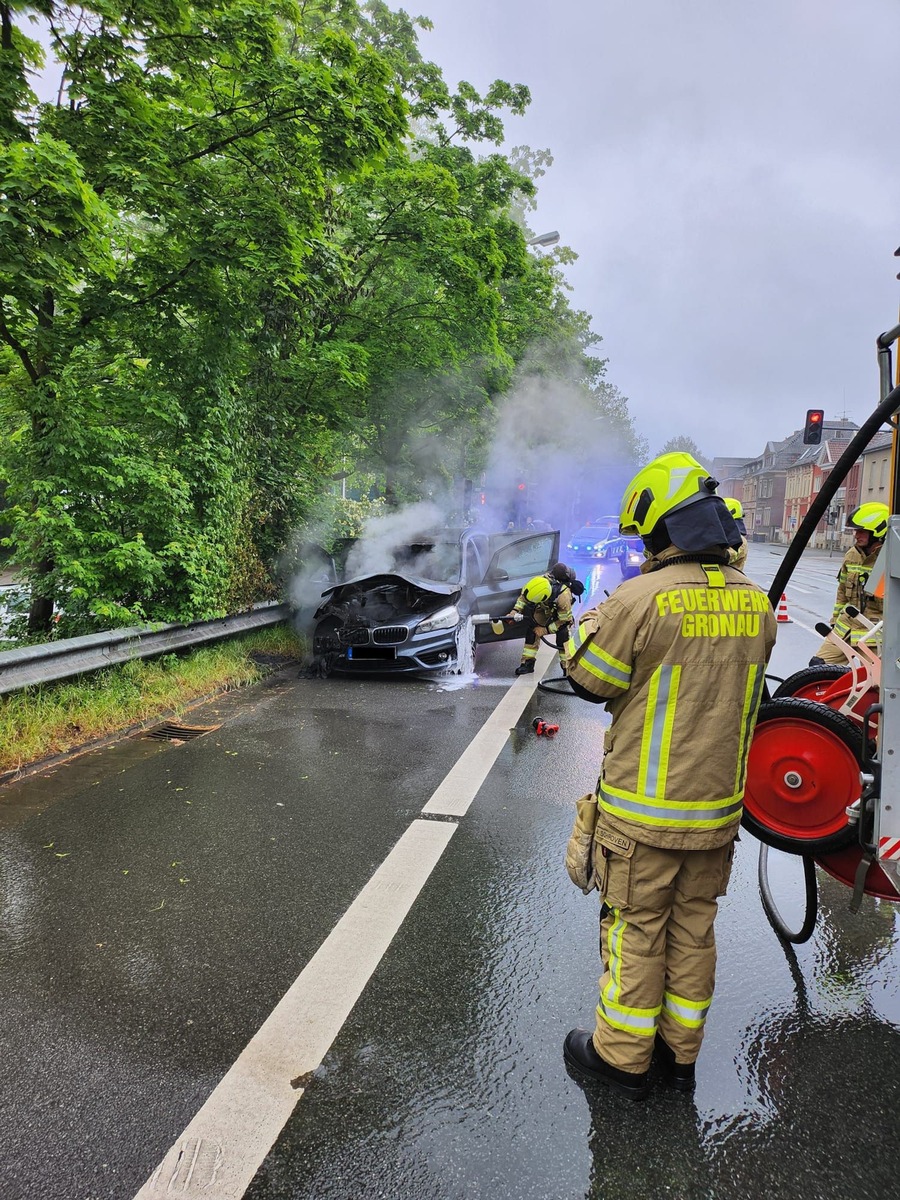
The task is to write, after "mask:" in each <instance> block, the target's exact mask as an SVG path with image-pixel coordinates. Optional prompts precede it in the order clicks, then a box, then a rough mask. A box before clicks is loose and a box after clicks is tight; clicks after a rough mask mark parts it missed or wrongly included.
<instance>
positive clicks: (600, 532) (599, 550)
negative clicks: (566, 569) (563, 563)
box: [566, 517, 620, 560]
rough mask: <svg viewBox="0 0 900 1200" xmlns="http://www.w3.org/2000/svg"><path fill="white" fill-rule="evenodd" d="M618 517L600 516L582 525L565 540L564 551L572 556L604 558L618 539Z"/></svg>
mask: <svg viewBox="0 0 900 1200" xmlns="http://www.w3.org/2000/svg"><path fill="white" fill-rule="evenodd" d="M619 538H620V534H619V518H618V517H601V518H600V519H599V520H598V521H596V522H593V521H592V522H591V523H590V524H588V525H583V526H582V527H581V529H578V530H576V532H575V533H573V534H572V536H571V537H570V538H569V540H568V542H566V551H567V553H568V554H569V555H571V556H572V557H573V558H590V559H599V560H602V559H605V558H608V557H609V551H610V548H611V547H612V546H613V545H614V544H615V543H616V542H617V541H619Z"/></svg>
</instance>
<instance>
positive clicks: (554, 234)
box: [525, 229, 559, 246]
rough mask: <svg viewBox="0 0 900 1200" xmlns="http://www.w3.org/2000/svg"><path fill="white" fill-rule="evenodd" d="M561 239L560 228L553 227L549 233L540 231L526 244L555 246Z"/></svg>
mask: <svg viewBox="0 0 900 1200" xmlns="http://www.w3.org/2000/svg"><path fill="white" fill-rule="evenodd" d="M558 241H559V230H558V229H551V230H550V232H549V233H539V234H538V235H537V237H533V238H532V239H531V240H530V241H529V242H526V243H525V244H526V245H527V246H555V245H556V243H557V242H558Z"/></svg>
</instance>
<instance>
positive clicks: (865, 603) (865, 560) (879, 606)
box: [831, 542, 884, 624]
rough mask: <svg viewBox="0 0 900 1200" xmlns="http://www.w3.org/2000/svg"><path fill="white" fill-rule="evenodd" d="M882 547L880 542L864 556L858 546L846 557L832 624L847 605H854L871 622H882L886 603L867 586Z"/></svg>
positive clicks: (840, 574) (842, 566)
mask: <svg viewBox="0 0 900 1200" xmlns="http://www.w3.org/2000/svg"><path fill="white" fill-rule="evenodd" d="M881 545H882V544H881V542H879V543H878V545H877V546H876V547H875V548H874V549H872V550H870V551H869V553H868V554H863V552H862V551H861V550H858V549H857V548H856V546H851V547H850V549H849V550H848V551H847V553H846V554H845V555H844V561H843V562H842V563H841V569H840V570H839V571H838V588H837V596H836V597H835V601H834V612H833V613H832V614H831V623H832V624H834V623H835V622H836V621H837V620H838V617H839V616H840V615H841V613H842V611H843V608H844V605H845V604H852V605H853V607H854V608H858V609H859V611H860V612H861V613H862V615H863V616H864V617H868V618H869V620H870V621H880V620H881V618H882V616H883V614H884V602H883V601H882V600H880V599H879V598H878V597H877V596H872V595H870V594H869V593H868V592H867V591H866V584H867V583H868V582H869V576H870V575H871V574H872V568H873V567H874V566H875V563H876V562H877V560H878V553H879V551H880V550H881Z"/></svg>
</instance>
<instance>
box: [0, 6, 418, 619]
mask: <svg viewBox="0 0 900 1200" xmlns="http://www.w3.org/2000/svg"><path fill="white" fill-rule="evenodd" d="M338 7H339V8H340V9H344V8H346V5H340V6H338ZM32 11H33V10H32ZM46 11H47V14H48V15H49V19H50V27H51V31H52V47H53V53H54V55H55V57H56V58H57V59H58V60H59V61H60V62H61V63H62V64H63V65H64V69H65V78H66V89H65V94H64V96H63V97H62V99H61V102H60V103H59V104H57V105H40V106H37V105H35V104H34V103H30V104H29V100H30V99H31V98H30V97H29V95H28V89H27V84H26V83H25V79H26V71H27V69H28V66H29V65H30V64H31V63H33V62H34V61H35V60H36V57H37V55H36V52H35V51H34V50H33V48H31V47H30V46H29V44H28V43H27V40H26V39H24V38H23V37H22V36H21V34H20V33H19V31H18V30H17V29H16V28H15V26H14V24H13V19H14V18H15V17H18V16H22V17H27V16H28V15H29V10H28V9H27V8H25V7H24V6H23V7H22V8H21V9H18V10H17V11H16V12H15V13H13V12H12V10H10V9H8V8H5V9H3V10H2V16H0V33H2V37H3V45H4V46H7V47H9V46H11V49H9V48H7V51H6V53H5V54H3V55H0V68H2V76H0V95H2V96H3V97H4V98H5V99H6V109H5V112H4V113H2V114H0V127H2V128H3V129H5V130H6V131H7V137H6V140H5V143H4V144H3V145H2V146H0V195H2V196H3V208H2V211H0V222H2V229H3V233H4V238H3V252H2V259H0V338H2V340H3V342H4V343H5V345H6V347H7V348H8V349H9V351H11V353H12V356H13V357H11V356H10V355H9V354H7V355H6V356H5V357H4V359H3V360H2V368H3V369H4V371H5V376H4V380H3V382H4V390H3V414H2V415H3V421H4V432H5V433H6V438H5V439H4V447H3V471H4V474H5V476H6V479H7V481H8V485H9V486H8V494H9V496H10V497H11V498H12V499H13V501H14V502H15V507H14V509H13V535H12V536H13V540H14V543H15V551H16V556H17V559H18V562H19V564H20V565H21V566H22V567H23V568H24V569H25V571H26V573H27V574H28V576H29V577H30V579H31V581H32V585H33V588H34V602H33V604H32V611H31V616H30V624H31V627H32V629H35V630H37V629H41V628H46V627H47V624H48V622H49V619H50V615H51V613H52V606H53V602H54V598H55V597H56V596H58V595H61V594H62V595H65V598H66V600H65V603H66V610H67V612H68V613H70V614H77V613H78V612H79V611H83V612H85V613H90V614H93V616H95V617H96V618H98V619H101V620H102V621H103V622H109V621H110V620H115V619H123V620H126V619H133V618H134V617H139V616H142V615H144V613H145V608H146V605H147V601H148V600H150V601H152V611H153V615H154V616H156V617H170V618H183V617H186V616H194V615H198V614H200V613H204V614H211V613H212V612H216V611H223V609H224V607H225V605H226V599H227V597H228V595H229V592H230V590H232V589H231V581H230V578H229V563H230V560H231V557H232V554H233V552H234V551H235V550H236V549H237V548H239V547H240V546H241V545H243V544H245V539H243V538H242V533H244V532H246V529H247V525H248V521H249V522H250V523H252V520H253V513H252V511H251V506H252V502H253V496H254V492H255V490H256V484H255V480H254V466H255V463H254V461H253V459H254V457H256V458H257V459H258V457H259V455H258V453H256V454H255V451H258V447H256V446H255V445H254V434H258V433H259V430H258V421H257V420H256V415H255V413H254V412H253V404H252V397H249V396H248V395H247V394H246V393H245V392H244V391H243V384H244V382H245V380H246V378H247V376H248V373H249V372H250V370H251V365H252V360H253V356H254V352H255V353H256V354H257V355H258V354H260V353H264V347H260V345H259V344H258V343H257V344H256V345H255V346H254V344H253V338H254V336H256V335H257V334H258V333H259V330H260V324H261V323H260V319H259V312H260V307H261V306H262V304H264V302H265V301H266V299H267V298H269V297H271V296H272V295H273V294H277V295H280V296H282V297H285V298H286V302H287V307H288V310H289V315H290V319H291V320H294V321H296V320H297V319H298V318H297V313H298V312H302V311H303V310H304V309H305V308H306V307H307V306H309V305H311V304H313V303H314V301H315V295H316V291H317V289H318V286H319V284H318V281H317V280H316V279H315V278H314V277H313V276H311V275H310V273H309V262H310V258H311V256H312V252H313V249H314V248H315V247H316V245H317V244H319V243H321V242H323V241H324V240H327V231H326V230H325V228H324V225H323V219H322V214H323V212H324V210H325V197H326V194H327V192H328V191H329V189H331V188H333V187H334V186H335V183H336V181H337V180H341V179H349V178H352V177H353V175H354V173H355V172H358V171H361V170H363V169H365V168H366V167H367V166H368V164H370V163H373V162H375V161H377V159H378V158H380V157H381V156H383V155H384V154H385V153H386V152H387V150H388V148H389V147H390V145H392V144H395V143H396V142H397V141H398V139H399V138H400V137H401V136H402V134H403V132H404V130H405V127H406V126H405V112H406V106H405V102H404V101H403V99H402V96H401V95H400V91H399V87H398V86H397V85H396V83H395V82H394V80H393V78H392V73H391V68H390V65H389V64H388V62H387V61H386V60H385V59H384V58H383V57H382V56H379V55H378V53H377V52H376V51H375V50H373V49H372V48H371V47H368V46H364V45H363V46H359V45H357V44H356V43H355V42H354V41H353V39H352V38H351V37H350V36H349V35H348V34H347V33H346V32H345V31H344V30H343V29H341V28H340V27H339V26H340V21H339V20H337V19H336V18H335V19H333V20H332V19H330V18H332V17H333V16H334V14H333V12H332V10H331V6H330V5H328V4H327V3H323V4H320V5H318V6H313V5H310V6H306V7H305V8H304V9H303V10H301V9H300V8H299V7H298V6H297V5H295V4H292V3H290V2H288V0H285V2H281V0H279V2H277V3H274V2H269V0H249V2H246V3H241V4H236V3H226V4H224V5H219V6H217V7H215V8H211V9H206V8H203V7H199V6H194V5H191V4H189V3H186V2H185V0H175V2H170V3H166V4H160V5H154V4H150V5H144V6H141V8H140V10H135V9H133V8H132V7H130V6H128V5H119V4H117V3H115V0H114V2H113V3H112V4H111V5H110V4H106V3H104V5H103V6H102V7H90V6H89V7H87V8H85V9H84V10H82V14H81V17H80V18H79V19H78V20H77V21H76V22H75V23H74V24H69V25H67V24H66V21H67V18H68V10H66V9H65V8H63V7H58V8H57V7H56V6H53V7H51V8H49V9H47V10H46ZM334 367H335V369H336V371H337V372H338V373H340V372H346V371H347V369H348V365H347V363H346V362H343V361H340V362H338V363H337V364H334ZM307 416H308V419H309V420H311V421H314V420H315V414H314V413H308V414H307ZM266 432H267V435H268V436H269V437H270V438H271V436H272V431H271V430H269V431H266ZM311 440H313V441H314V439H311ZM313 457H314V456H313ZM241 572H242V574H244V575H246V574H247V572H246V570H245V569H244V566H242V567H241ZM251 574H252V572H251Z"/></svg>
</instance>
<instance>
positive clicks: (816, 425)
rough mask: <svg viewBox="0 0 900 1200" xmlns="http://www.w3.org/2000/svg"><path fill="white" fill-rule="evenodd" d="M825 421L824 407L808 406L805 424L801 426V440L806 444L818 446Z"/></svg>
mask: <svg viewBox="0 0 900 1200" xmlns="http://www.w3.org/2000/svg"><path fill="white" fill-rule="evenodd" d="M824 423H825V410H824V408H808V409H807V410H806V424H805V425H804V427H803V441H804V442H805V443H806V445H808V446H818V445H819V443H820V442H821V441H822V428H823V425H824Z"/></svg>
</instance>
